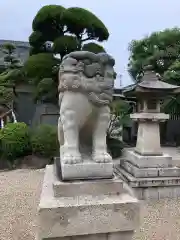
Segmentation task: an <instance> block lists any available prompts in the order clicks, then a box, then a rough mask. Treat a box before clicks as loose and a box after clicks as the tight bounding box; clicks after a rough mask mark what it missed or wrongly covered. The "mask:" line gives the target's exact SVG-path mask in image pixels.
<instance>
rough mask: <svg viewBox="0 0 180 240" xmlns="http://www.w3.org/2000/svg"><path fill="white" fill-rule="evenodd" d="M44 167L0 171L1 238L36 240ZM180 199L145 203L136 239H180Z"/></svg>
mask: <svg viewBox="0 0 180 240" xmlns="http://www.w3.org/2000/svg"><path fill="white" fill-rule="evenodd" d="M43 172H44V170H36V171H34V170H16V171H10V172H0V240H34V236H35V232H36V231H37V220H36V214H37V206H38V200H39V196H40V189H41V183H42V180H43V174H44V173H43ZM179 216H180V199H179V200H169V201H168V200H166V201H162V200H161V201H156V202H152V201H151V202H149V203H146V204H144V205H143V206H142V211H141V226H140V229H139V230H138V231H137V233H136V235H135V237H134V240H180V217H179Z"/></svg>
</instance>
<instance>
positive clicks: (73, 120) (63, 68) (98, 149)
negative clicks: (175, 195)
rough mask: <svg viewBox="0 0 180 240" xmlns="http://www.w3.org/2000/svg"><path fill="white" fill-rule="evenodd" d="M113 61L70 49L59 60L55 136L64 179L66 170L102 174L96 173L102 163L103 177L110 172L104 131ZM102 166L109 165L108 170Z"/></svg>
mask: <svg viewBox="0 0 180 240" xmlns="http://www.w3.org/2000/svg"><path fill="white" fill-rule="evenodd" d="M114 64H115V61H114V59H113V58H112V57H111V56H110V55H108V54H106V53H99V54H94V53H92V52H86V51H77V52H72V53H70V54H68V55H66V56H65V57H64V58H63V60H62V63H61V65H60V69H59V87H58V90H59V106H60V117H59V122H58V138H59V142H60V161H61V171H62V172H63V171H64V175H63V176H64V178H66V176H67V175H68V173H69V175H68V176H67V178H71V177H72V178H86V177H87V178H88V177H89V178H91V177H94V178H96V177H103V176H100V175H101V173H100V172H98V171H100V170H98V167H97V166H98V165H101V166H100V167H101V171H104V173H103V174H104V176H105V175H106V173H107V175H108V174H110V175H112V158H111V156H110V155H109V154H108V153H107V146H106V132H107V128H108V123H109V118H110V109H109V104H110V102H111V101H112V93H113V87H114V79H115V71H114V68H113V66H114ZM107 164H109V165H107ZM94 165H96V166H94ZM103 166H107V167H109V166H111V170H109V171H111V173H108V171H107V170H106V168H104V169H103ZM65 168H66V170H65ZM77 168H78V170H77ZM71 169H73V170H71ZM75 169H76V170H77V172H76V171H75ZM65 171H66V173H65ZM74 171H75V172H76V173H74ZM83 171H84V173H83ZM88 171H89V173H88ZM67 172H68V173H67ZM72 172H73V173H72ZM73 174H74V175H73ZM65 175H66V176H65ZM80 175H82V176H80ZM86 175H87V176H86ZM98 175H99V176H98ZM105 177H106V176H105ZM107 177H108V176H107ZM109 177H110V176H109Z"/></svg>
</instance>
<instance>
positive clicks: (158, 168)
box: [115, 151, 180, 200]
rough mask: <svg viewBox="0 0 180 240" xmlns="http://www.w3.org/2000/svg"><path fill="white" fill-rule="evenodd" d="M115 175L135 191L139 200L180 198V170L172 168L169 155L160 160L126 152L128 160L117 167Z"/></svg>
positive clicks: (123, 160)
mask: <svg viewBox="0 0 180 240" xmlns="http://www.w3.org/2000/svg"><path fill="white" fill-rule="evenodd" d="M128 157H129V158H128ZM149 158H150V159H151V160H152V161H150V159H149ZM158 160H160V161H159V162H158ZM170 160H171V161H170ZM143 161H144V162H143ZM163 161H164V162H163ZM148 166H149V167H148ZM169 166H171V167H169ZM115 173H116V174H118V175H119V177H120V178H121V179H123V180H125V181H126V182H127V183H128V184H129V185H130V187H132V188H133V189H134V190H135V192H136V196H137V197H138V198H139V199H143V200H144V199H149V198H152V199H161V198H168V197H169V198H176V197H179V196H180V186H179V185H180V168H179V167H175V166H172V158H171V157H170V156H168V155H167V156H166V155H165V156H161V158H160V159H159V156H158V157H157V156H142V155H139V154H137V153H134V152H133V151H129V152H126V159H122V160H121V161H120V165H119V166H118V165H117V166H116V167H115Z"/></svg>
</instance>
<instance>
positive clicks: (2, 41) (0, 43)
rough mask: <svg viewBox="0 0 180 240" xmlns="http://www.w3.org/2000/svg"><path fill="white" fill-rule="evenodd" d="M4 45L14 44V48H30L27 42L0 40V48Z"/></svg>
mask: <svg viewBox="0 0 180 240" xmlns="http://www.w3.org/2000/svg"><path fill="white" fill-rule="evenodd" d="M6 43H11V44H14V45H15V46H16V47H26V48H30V45H29V43H28V42H23V41H14V40H5V39H0V46H1V45H3V44H6Z"/></svg>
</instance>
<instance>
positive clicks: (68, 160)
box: [62, 153, 82, 164]
mask: <svg viewBox="0 0 180 240" xmlns="http://www.w3.org/2000/svg"><path fill="white" fill-rule="evenodd" d="M62 161H63V162H64V164H77V163H80V162H82V159H81V155H80V154H78V153H65V154H64V155H63V158H62Z"/></svg>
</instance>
